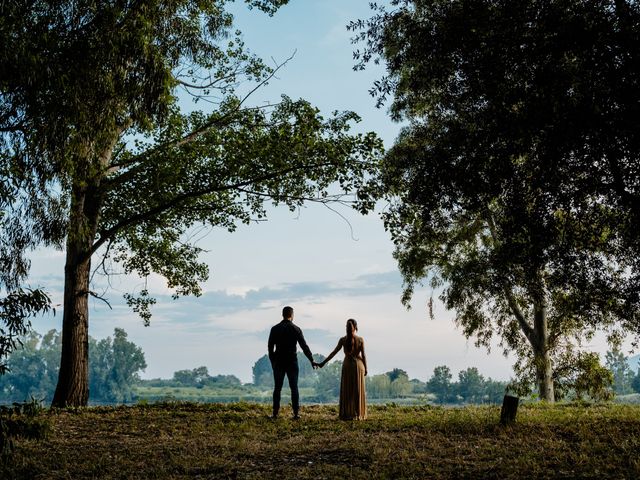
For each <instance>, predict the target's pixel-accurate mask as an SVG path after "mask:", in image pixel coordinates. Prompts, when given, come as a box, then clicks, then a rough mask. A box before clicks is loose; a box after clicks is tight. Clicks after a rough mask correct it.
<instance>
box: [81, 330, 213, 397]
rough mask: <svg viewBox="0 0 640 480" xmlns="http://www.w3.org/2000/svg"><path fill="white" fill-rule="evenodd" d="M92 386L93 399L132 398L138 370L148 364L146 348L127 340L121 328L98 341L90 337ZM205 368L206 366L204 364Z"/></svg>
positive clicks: (90, 375) (137, 378)
mask: <svg viewBox="0 0 640 480" xmlns="http://www.w3.org/2000/svg"><path fill="white" fill-rule="evenodd" d="M89 338H90V340H89V359H90V369H89V388H90V390H91V392H92V395H93V400H96V401H101V402H105V403H126V402H131V401H132V400H133V388H132V387H133V385H134V384H135V383H136V382H137V381H138V380H139V379H140V377H139V375H138V373H139V372H140V371H142V370H144V369H145V368H147V362H146V361H145V359H144V352H143V351H142V349H141V348H140V347H138V346H137V345H136V344H135V343H133V342H130V341H129V340H127V332H125V331H124V330H123V329H121V328H116V329H114V331H113V340H112V339H111V337H107V338H105V339H102V340H100V341H99V342H97V341H95V340H93V339H92V338H91V337H89ZM205 371H206V368H205Z"/></svg>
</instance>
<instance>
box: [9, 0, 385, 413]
mask: <svg viewBox="0 0 640 480" xmlns="http://www.w3.org/2000/svg"><path fill="white" fill-rule="evenodd" d="M245 2H246V3H247V4H249V5H250V6H255V7H257V8H260V9H262V10H265V11H267V12H268V13H273V12H274V11H275V10H276V9H277V8H278V7H279V6H281V5H283V4H286V3H287V1H286V0H245ZM226 3H227V2H226V1H225V0H212V1H209V2H200V1H195V0H174V1H169V2H166V1H162V2H161V1H158V0H150V1H144V2H93V1H84V0H82V1H73V2H72V1H60V2H53V3H52V2H43V1H41V0H35V1H21V2H10V3H3V4H2V7H0V8H1V9H2V18H3V21H2V26H1V27H0V40H1V41H2V44H3V45H11V49H7V50H6V52H5V53H6V54H4V55H3V56H2V58H1V59H0V132H1V133H2V140H3V144H2V161H3V163H4V164H5V165H8V167H9V168H5V169H3V170H2V171H3V172H9V174H10V175H13V173H12V172H18V173H19V174H20V177H21V178H24V181H25V182H26V186H25V187H23V188H22V190H21V191H22V192H31V191H33V192H39V193H38V195H34V196H30V195H25V194H24V193H23V194H21V195H19V196H17V197H15V198H16V200H15V202H14V203H13V204H12V206H13V207H15V208H14V214H15V212H18V211H20V212H23V213H24V215H23V216H22V218H20V221H15V222H14V224H15V225H16V226H17V227H16V228H18V232H19V233H20V234H21V235H22V234H24V232H27V231H29V230H34V231H37V232H38V235H37V236H36V237H34V238H35V239H36V240H37V241H36V244H38V245H40V244H44V245H52V246H58V247H60V248H64V249H65V251H66V264H65V289H64V304H63V321H62V323H63V329H62V355H61V363H60V374H59V380H58V385H57V388H56V393H55V395H54V399H53V404H54V405H56V406H67V405H85V404H86V403H87V401H88V393H89V389H88V372H89V366H88V360H89V352H88V350H87V345H88V324H89V310H88V301H89V297H90V296H94V297H99V296H98V295H97V294H96V293H95V292H93V291H92V290H91V282H90V278H91V272H92V260H93V258H94V257H97V258H98V262H97V264H98V265H97V268H99V269H100V270H101V271H103V272H106V273H109V272H110V271H112V270H111V268H112V267H111V265H114V264H117V265H119V266H120V268H121V269H122V270H123V271H124V273H128V274H137V275H139V276H141V277H143V278H146V277H147V276H148V275H149V274H150V273H151V272H156V273H158V274H160V275H162V276H163V277H165V278H166V280H167V284H168V286H169V287H171V288H173V289H174V291H175V296H176V297H178V296H180V295H189V294H194V295H198V294H199V293H200V287H199V283H200V281H202V280H204V279H206V278H207V275H208V268H207V266H206V265H204V264H202V263H200V262H199V261H198V254H199V253H200V249H199V248H198V247H197V245H195V244H194V243H193V242H192V241H191V240H190V237H189V230H190V229H191V228H192V227H194V226H198V225H205V226H208V227H222V228H226V229H228V230H230V231H232V230H234V229H235V228H236V225H237V223H240V222H243V223H250V222H251V221H252V220H261V219H264V218H265V215H266V211H265V206H264V205H265V202H266V201H269V200H270V201H272V202H273V203H275V204H285V205H287V206H288V207H289V208H291V209H294V208H296V207H297V206H299V205H300V204H302V203H303V202H304V201H306V200H313V201H320V202H329V201H342V200H343V198H344V197H342V195H341V194H338V195H334V196H330V195H329V194H328V189H329V187H331V188H332V189H335V187H334V186H335V185H336V183H337V184H339V185H340V186H341V187H342V191H343V192H348V191H350V190H352V189H353V188H356V187H357V186H358V183H359V180H358V178H361V176H362V174H363V173H364V172H366V171H367V170H368V169H369V166H370V161H369V160H370V159H371V158H372V156H373V155H375V154H376V152H377V151H378V150H379V148H380V142H379V140H378V139H377V138H376V137H375V135H373V134H366V135H351V134H349V133H348V130H349V128H350V124H351V123H353V122H354V121H357V120H358V118H357V116H356V115H355V114H353V113H351V112H346V113H341V114H336V115H334V116H333V117H331V118H329V119H325V118H323V117H322V116H320V114H319V112H318V111H317V109H315V108H313V107H312V106H311V105H309V104H308V103H307V102H305V101H303V100H297V101H294V100H292V99H289V98H287V97H282V99H281V101H280V102H278V103H277V104H270V105H259V106H251V105H249V104H248V101H249V98H250V95H251V93H252V92H253V91H255V89H257V88H259V87H260V86H262V85H264V84H266V83H267V82H268V81H269V80H271V79H272V78H273V76H274V75H275V73H276V72H277V70H278V69H279V68H280V67H281V66H282V65H279V66H276V67H274V68H270V67H267V66H266V65H265V64H264V63H263V62H262V61H260V60H259V59H257V58H255V57H253V56H251V55H249V54H247V53H246V52H245V49H244V45H243V43H242V40H241V39H240V36H239V35H240V34H239V33H235V34H234V33H233V32H232V20H233V19H232V16H231V14H229V13H228V12H226V11H225V5H226ZM247 82H253V83H252V84H251V85H250V86H247V85H248V84H247ZM179 92H186V93H187V94H191V95H192V97H193V98H194V100H196V101H199V102H200V104H202V103H208V104H209V105H210V108H211V110H210V111H208V112H205V111H204V110H202V111H198V110H196V111H193V112H191V113H185V112H183V108H182V107H181V103H180V102H179V101H178V93H179ZM10 178H11V177H10ZM332 191H335V190H332ZM43 212H45V213H46V214H43ZM10 213H11V212H10ZM14 216H15V215H14ZM14 219H15V218H14ZM7 221H9V220H7ZM2 235H9V233H7V232H2ZM11 235H15V234H14V233H12V234H11ZM23 236H24V235H23ZM126 298H127V301H128V303H129V304H130V305H131V306H132V308H133V309H134V311H136V312H138V313H139V314H140V315H141V317H142V318H143V319H144V320H145V323H148V322H149V319H150V315H151V314H150V310H149V309H150V306H151V305H152V304H153V303H154V300H153V299H152V298H150V296H149V293H148V291H147V290H146V289H144V288H143V289H142V290H141V291H140V292H138V293H137V294H128V295H126Z"/></svg>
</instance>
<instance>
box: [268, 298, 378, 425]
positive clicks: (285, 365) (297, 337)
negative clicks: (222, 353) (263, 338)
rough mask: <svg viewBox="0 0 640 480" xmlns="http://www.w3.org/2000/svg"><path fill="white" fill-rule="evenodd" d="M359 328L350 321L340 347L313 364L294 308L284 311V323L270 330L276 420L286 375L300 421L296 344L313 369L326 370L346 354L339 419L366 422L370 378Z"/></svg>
mask: <svg viewBox="0 0 640 480" xmlns="http://www.w3.org/2000/svg"><path fill="white" fill-rule="evenodd" d="M357 331H358V324H357V322H356V321H355V320H354V319H353V318H350V319H349V320H347V334H346V335H345V336H344V337H342V338H340V340H338V345H337V346H336V348H335V349H334V350H333V352H331V353H330V354H329V356H328V357H327V358H325V359H324V361H322V362H320V363H317V362H315V361H314V360H313V355H312V354H311V350H310V349H309V346H308V345H307V342H305V340H304V336H303V335H302V330H301V329H300V327H298V326H297V325H294V324H293V308H291V307H284V308H283V309H282V321H281V322H280V323H278V324H277V325H274V326H273V328H271V332H270V333H269V360H270V361H271V367H272V368H273V379H274V387H273V417H272V418H277V417H278V412H279V411H280V392H281V391H282V384H283V383H284V377H285V375H286V376H287V378H288V379H289V387H290V388H291V406H292V408H293V418H294V419H298V418H300V417H299V411H300V394H299V393H298V358H297V354H296V344H300V348H302V351H303V352H304V354H305V356H306V357H307V358H308V359H309V361H310V362H311V364H312V365H313V368H322V367H324V366H325V365H326V364H327V362H329V360H331V359H332V358H333V357H334V356H335V355H336V354H337V353H338V352H339V351H340V349H342V350H343V351H344V361H343V362H342V377H341V380H340V419H341V420H364V419H365V418H367V403H366V395H365V383H364V377H365V376H366V375H367V357H366V356H365V354H364V340H363V339H362V337H359V336H357V335H356V332H357Z"/></svg>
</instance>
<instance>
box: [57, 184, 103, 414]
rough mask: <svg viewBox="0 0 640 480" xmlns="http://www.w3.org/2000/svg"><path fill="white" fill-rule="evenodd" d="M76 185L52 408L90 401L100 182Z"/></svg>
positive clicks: (71, 214) (68, 243)
mask: <svg viewBox="0 0 640 480" xmlns="http://www.w3.org/2000/svg"><path fill="white" fill-rule="evenodd" d="M87 183H88V182H81V181H79V182H77V187H76V188H74V190H73V196H72V200H71V209H70V210H71V212H70V215H69V225H68V229H67V232H68V233H67V258H66V264H65V278H64V311H63V316H62V354H61V358H60V371H59V373H58V385H57V386H56V391H55V394H54V396H53V402H52V406H55V407H68V406H84V405H86V404H87V402H88V400H89V302H88V300H89V277H90V273H91V255H90V253H89V252H90V251H91V247H92V245H93V242H94V240H95V236H96V228H97V223H98V218H99V211H100V204H101V199H100V193H99V188H98V185H99V181H97V182H95V183H89V185H87Z"/></svg>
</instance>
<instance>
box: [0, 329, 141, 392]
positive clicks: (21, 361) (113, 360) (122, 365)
mask: <svg viewBox="0 0 640 480" xmlns="http://www.w3.org/2000/svg"><path fill="white" fill-rule="evenodd" d="M22 343H23V347H22V348H18V349H16V350H14V351H13V352H12V353H11V355H9V357H8V359H7V367H8V369H9V370H8V372H7V373H6V374H5V375H2V376H0V403H10V402H15V401H23V400H28V399H30V398H31V397H33V398H35V399H38V400H41V401H44V402H47V403H48V402H50V401H51V399H52V398H53V394H54V391H55V388H56V382H57V380H58V369H59V368H60V354H61V348H62V338H61V334H60V332H58V331H57V330H50V331H48V332H47V333H46V334H45V335H40V334H38V333H37V332H33V331H32V332H30V333H29V334H28V335H27V336H26V337H25V338H24V339H23V340H22ZM145 368H147V363H146V361H145V358H144V353H143V351H142V349H141V348H140V347H138V346H137V345H135V344H134V343H133V342H130V341H129V340H127V333H126V332H125V331H124V330H123V329H121V328H116V329H115V330H114V331H113V338H112V337H107V338H104V339H102V340H96V339H94V338H91V337H89V389H90V392H91V402H93V403H126V402H131V401H132V400H133V399H134V385H135V383H136V382H137V381H139V373H140V372H141V371H143V370H144V369H145Z"/></svg>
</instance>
